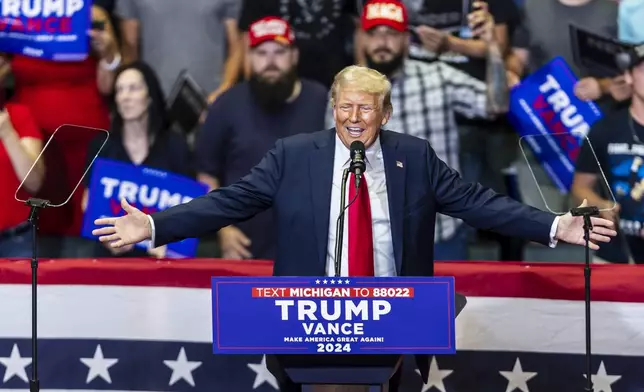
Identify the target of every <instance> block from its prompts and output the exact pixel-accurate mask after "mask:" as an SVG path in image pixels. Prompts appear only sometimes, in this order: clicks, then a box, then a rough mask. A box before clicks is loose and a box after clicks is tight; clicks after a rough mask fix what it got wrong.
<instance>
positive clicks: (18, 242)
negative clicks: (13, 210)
mask: <svg viewBox="0 0 644 392" xmlns="http://www.w3.org/2000/svg"><path fill="white" fill-rule="evenodd" d="M32 244H33V240H32V233H31V227H29V226H27V227H26V229H23V230H18V231H16V232H9V231H5V232H0V258H3V259H7V258H14V257H15V258H27V259H31V250H32Z"/></svg>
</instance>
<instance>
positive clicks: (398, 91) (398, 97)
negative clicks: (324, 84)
mask: <svg viewBox="0 0 644 392" xmlns="http://www.w3.org/2000/svg"><path fill="white" fill-rule="evenodd" d="M391 82H392V91H391V103H392V105H393V113H392V116H391V119H390V120H389V122H388V123H387V125H386V128H387V129H390V130H392V131H394V132H401V133H405V134H408V135H413V136H416V137H419V138H421V139H425V140H427V141H429V143H430V145H431V146H432V148H433V149H434V150H435V151H436V154H437V155H438V157H439V158H440V159H441V160H443V161H445V163H447V165H449V166H450V167H452V168H453V169H455V170H457V171H460V165H459V134H458V128H457V125H456V121H455V118H454V115H455V113H459V114H461V115H463V116H465V117H468V118H476V117H480V118H489V117H490V115H489V114H488V113H487V95H486V92H487V87H486V84H485V83H484V82H482V81H480V80H478V79H476V78H474V77H472V76H470V75H468V74H466V73H464V72H462V71H460V70H458V69H456V68H454V67H451V66H449V65H447V64H445V63H441V62H433V63H426V62H421V61H417V60H409V59H407V60H405V63H404V66H403V70H402V72H401V73H400V74H398V75H397V76H396V77H395V79H393V80H392V81H391ZM326 121H327V124H326V125H327V128H332V127H334V126H335V122H334V120H333V114H332V112H331V110H329V113H328V115H327V119H326ZM461 223H462V221H461V220H460V219H456V218H453V217H450V216H446V215H443V214H437V216H436V230H435V237H434V240H435V241H445V240H448V239H450V238H451V237H452V236H453V235H454V234H455V232H456V229H457V228H458V227H459V226H460V225H461Z"/></svg>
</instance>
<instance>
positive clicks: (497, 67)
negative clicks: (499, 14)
mask: <svg viewBox="0 0 644 392" xmlns="http://www.w3.org/2000/svg"><path fill="white" fill-rule="evenodd" d="M473 7H474V9H475V11H473V12H472V13H470V14H469V15H468V17H467V19H468V24H469V27H470V29H471V30H472V34H473V36H474V37H478V38H480V39H481V40H482V41H483V42H485V44H486V51H487V54H486V61H487V69H486V78H485V81H486V83H487V96H488V106H489V111H490V112H491V113H495V114H502V113H505V112H507V110H508V108H509V106H510V93H509V89H510V87H509V86H510V85H511V83H515V84H516V82H517V81H516V80H513V81H512V80H510V79H512V75H511V74H508V72H507V70H506V67H505V60H504V55H503V51H502V49H501V46H500V45H499V42H498V40H497V37H496V31H495V23H494V17H493V16H492V14H490V12H489V10H488V5H487V3H486V2H483V1H475V2H474V4H473Z"/></svg>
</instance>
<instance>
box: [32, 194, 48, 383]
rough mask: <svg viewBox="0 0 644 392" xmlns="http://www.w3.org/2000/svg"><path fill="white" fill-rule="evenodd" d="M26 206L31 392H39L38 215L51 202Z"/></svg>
mask: <svg viewBox="0 0 644 392" xmlns="http://www.w3.org/2000/svg"><path fill="white" fill-rule="evenodd" d="M26 204H27V205H28V206H29V207H31V211H30V212H29V223H31V230H32V232H31V233H32V234H31V235H32V241H33V244H32V246H31V253H32V255H31V356H32V358H31V363H32V376H31V380H30V381H29V391H30V392H39V391H40V381H39V380H38V323H37V321H38V214H39V212H40V209H42V208H46V207H47V206H49V200H43V199H35V198H31V199H28V200H27V202H26Z"/></svg>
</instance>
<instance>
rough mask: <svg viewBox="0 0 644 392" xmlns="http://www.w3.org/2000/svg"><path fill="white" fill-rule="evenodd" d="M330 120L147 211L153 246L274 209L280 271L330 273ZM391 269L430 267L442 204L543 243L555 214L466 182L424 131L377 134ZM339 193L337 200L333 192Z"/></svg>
mask: <svg viewBox="0 0 644 392" xmlns="http://www.w3.org/2000/svg"><path fill="white" fill-rule="evenodd" d="M335 140H336V139H335V129H329V130H324V131H320V132H316V133H311V134H300V135H295V136H291V137H287V138H284V139H281V140H279V141H277V143H276V144H275V147H274V148H273V149H272V150H270V151H269V152H268V153H267V154H266V156H265V157H264V158H263V159H262V161H261V162H260V163H259V164H258V165H257V166H255V167H254V168H253V169H252V170H251V172H250V173H249V174H248V175H246V176H245V177H243V178H241V179H240V180H239V181H238V182H236V183H235V184H232V185H230V186H227V187H222V188H219V189H217V190H214V191H212V192H210V193H208V194H206V195H204V196H201V197H198V198H196V199H194V200H192V201H190V202H188V203H186V204H182V205H178V206H176V207H173V208H170V209H167V210H164V211H161V212H159V213H156V214H154V215H152V218H153V220H154V225H155V244H154V245H155V246H160V245H164V244H167V243H170V242H174V241H178V240H181V239H184V238H189V237H200V236H203V235H205V234H208V233H212V232H215V231H217V230H219V229H220V228H222V227H225V226H228V225H231V224H235V223H237V222H240V221H244V220H246V219H249V218H251V217H252V216H254V215H255V214H257V213H259V212H261V211H264V210H266V209H268V208H271V207H272V209H273V213H274V214H275V222H276V223H277V227H268V228H266V230H277V234H278V236H277V238H278V240H277V241H278V244H277V249H278V250H277V257H276V260H274V271H273V273H274V275H276V276H323V275H325V274H326V259H327V242H328V233H329V227H332V229H333V230H334V229H335V222H332V223H333V224H332V225H330V224H329V223H330V222H329V209H330V205H331V202H332V200H331V186H332V178H333V173H332V172H333V163H334V153H335ZM380 143H381V145H382V150H383V157H384V162H385V168H386V169H385V170H386V179H387V193H388V200H389V211H390V220H391V234H392V239H393V249H394V258H395V262H396V271H397V273H398V275H399V276H432V275H433V273H434V268H433V264H434V263H433V251H434V241H433V239H434V223H435V219H436V213H438V212H440V213H443V214H446V215H451V216H454V217H458V218H461V219H463V220H464V221H465V222H467V223H469V224H470V225H472V226H474V227H477V228H480V229H488V230H493V231H495V232H498V233H501V234H504V235H509V236H518V237H523V238H525V239H528V240H532V241H536V242H540V243H542V244H548V243H549V241H550V229H551V226H552V223H553V220H554V218H555V216H554V215H553V214H551V213H548V212H544V211H541V210H538V209H536V208H533V207H530V206H527V205H524V204H521V203H519V202H517V201H515V200H513V199H511V198H509V197H506V196H502V195H499V194H496V193H495V192H493V191H492V190H490V189H486V188H484V187H482V186H481V185H479V184H472V183H467V182H464V181H463V180H462V179H461V177H460V176H459V174H458V172H456V171H455V170H453V169H451V168H450V167H448V166H447V165H446V164H445V163H444V162H443V161H441V160H440V159H439V158H438V157H437V156H436V154H435V152H434V150H433V149H432V148H431V147H430V145H429V143H428V142H427V141H425V140H422V139H419V138H416V137H413V136H408V135H404V134H400V133H396V132H392V131H386V130H382V131H381V133H380ZM333 202H336V203H337V202H338V201H333Z"/></svg>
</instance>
